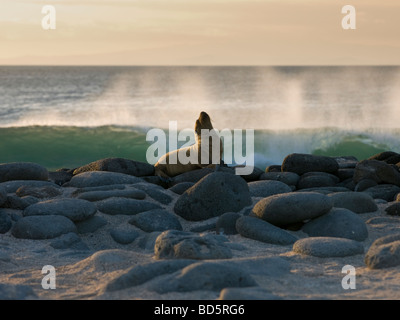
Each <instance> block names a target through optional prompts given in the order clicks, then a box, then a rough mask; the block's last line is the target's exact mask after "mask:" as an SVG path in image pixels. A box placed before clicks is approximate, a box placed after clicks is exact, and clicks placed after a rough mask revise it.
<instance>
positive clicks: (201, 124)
mask: <svg viewBox="0 0 400 320" xmlns="http://www.w3.org/2000/svg"><path fill="white" fill-rule="evenodd" d="M201 129H208V130H211V129H213V126H212V124H211V118H210V116H209V115H208V114H207V112H204V111H202V112H200V116H199V118H198V119H197V120H196V124H195V131H196V133H197V134H200V133H201Z"/></svg>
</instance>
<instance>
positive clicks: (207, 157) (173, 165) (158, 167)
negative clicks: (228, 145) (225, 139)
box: [154, 112, 223, 178]
mask: <svg viewBox="0 0 400 320" xmlns="http://www.w3.org/2000/svg"><path fill="white" fill-rule="evenodd" d="M203 129H205V130H208V131H207V132H208V133H209V138H208V146H207V144H204V143H203V147H202V143H201V133H202V132H201V130H203ZM195 133H196V137H195V138H196V143H195V144H193V145H191V146H189V147H186V148H181V149H177V150H173V151H170V152H168V153H166V154H165V155H163V156H162V157H161V158H160V159H159V160H158V162H157V163H156V164H155V165H154V167H155V174H156V175H158V176H160V177H165V178H169V177H175V176H177V175H178V174H181V173H185V172H188V171H192V170H196V169H201V168H204V167H215V165H216V164H219V163H220V161H221V156H222V151H223V150H222V142H221V139H220V136H219V134H218V133H217V132H216V131H215V130H214V128H213V126H212V124H211V119H210V117H209V116H208V114H207V113H205V112H201V113H200V116H199V118H198V119H197V120H196V124H195ZM216 141H218V142H219V145H220V148H219V153H218V154H214V158H217V161H212V160H213V143H214V142H216ZM204 146H205V147H204ZM180 152H183V153H186V155H187V157H189V155H190V154H192V155H197V161H194V162H196V163H190V162H189V163H181V162H180V157H179V153H180ZM171 159H172V161H171ZM214 160H215V159H214ZM215 162H217V163H215Z"/></svg>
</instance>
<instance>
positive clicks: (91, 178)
mask: <svg viewBox="0 0 400 320" xmlns="http://www.w3.org/2000/svg"><path fill="white" fill-rule="evenodd" d="M138 182H143V180H142V179H140V178H138V177H135V176H131V175H128V174H124V173H117V172H108V171H88V172H83V173H80V174H78V175H76V176H74V177H73V178H72V179H71V180H70V181H69V182H67V183H65V184H64V185H63V187H74V188H85V187H98V186H105V185H112V184H134V183H138Z"/></svg>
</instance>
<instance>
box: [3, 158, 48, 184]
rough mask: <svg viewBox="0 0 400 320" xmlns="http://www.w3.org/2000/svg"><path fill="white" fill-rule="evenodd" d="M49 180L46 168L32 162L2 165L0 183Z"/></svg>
mask: <svg viewBox="0 0 400 320" xmlns="http://www.w3.org/2000/svg"><path fill="white" fill-rule="evenodd" d="M48 179H49V172H48V171H47V169H46V168H45V167H42V166H41V165H39V164H36V163H31V162H12V163H3V164H0V182H5V181H11V180H43V181H47V180H48Z"/></svg>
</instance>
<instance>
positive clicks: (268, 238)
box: [236, 216, 297, 245]
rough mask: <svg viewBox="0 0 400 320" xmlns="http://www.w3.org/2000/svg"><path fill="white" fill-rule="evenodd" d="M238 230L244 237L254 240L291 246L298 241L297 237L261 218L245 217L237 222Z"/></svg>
mask: <svg viewBox="0 0 400 320" xmlns="http://www.w3.org/2000/svg"><path fill="white" fill-rule="evenodd" d="M236 230H237V231H238V232H239V234H240V235H241V236H243V237H246V238H250V239H253V240H257V241H261V242H265V243H272V244H280V245H289V244H293V243H294V242H295V241H297V237H295V236H294V235H292V234H291V233H289V232H287V231H285V230H283V229H281V228H278V227H276V226H274V225H272V224H270V223H268V222H266V221H263V220H261V219H259V218H254V217H249V216H243V217H240V218H239V219H238V220H237V221H236Z"/></svg>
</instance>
